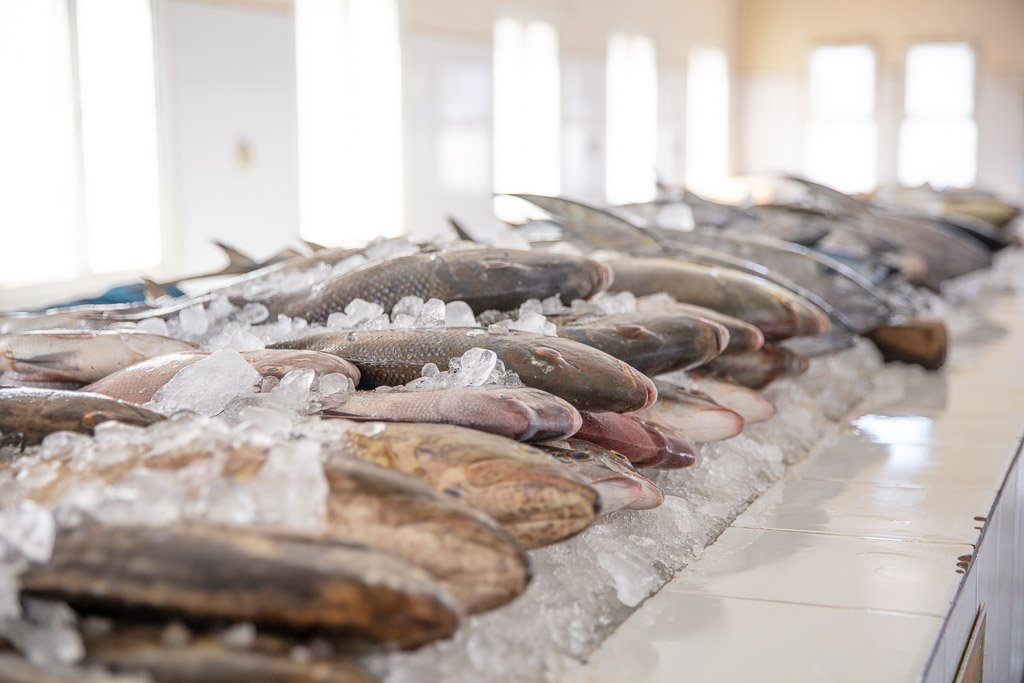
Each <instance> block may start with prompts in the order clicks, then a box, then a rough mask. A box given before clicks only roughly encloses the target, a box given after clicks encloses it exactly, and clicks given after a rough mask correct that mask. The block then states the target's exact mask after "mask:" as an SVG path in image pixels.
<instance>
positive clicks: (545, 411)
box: [512, 390, 583, 441]
mask: <svg viewBox="0 0 1024 683" xmlns="http://www.w3.org/2000/svg"><path fill="white" fill-rule="evenodd" d="M538 391H540V390H538ZM546 398H547V399H548V400H549V401H550V403H544V402H542V403H541V404H540V405H532V404H531V403H530V402H529V401H525V400H521V399H518V398H513V399H512V405H513V406H514V409H515V410H516V411H518V413H519V415H520V417H522V419H523V420H524V421H525V422H526V428H525V429H524V430H523V432H522V434H521V435H520V437H521V438H520V440H522V441H557V440H559V439H567V438H569V437H570V436H572V435H573V434H575V433H576V432H578V431H579V430H580V427H582V426H583V417H582V416H581V415H580V411H578V410H576V408H574V407H573V406H572V405H571V404H569V403H568V402H567V401H565V400H563V399H560V398H558V397H557V396H554V395H551V396H548V397H546Z"/></svg>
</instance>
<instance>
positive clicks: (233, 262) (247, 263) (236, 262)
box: [213, 240, 259, 274]
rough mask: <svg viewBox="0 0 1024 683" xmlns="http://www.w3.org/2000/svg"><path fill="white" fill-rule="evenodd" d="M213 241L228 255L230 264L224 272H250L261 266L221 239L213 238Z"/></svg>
mask: <svg viewBox="0 0 1024 683" xmlns="http://www.w3.org/2000/svg"><path fill="white" fill-rule="evenodd" d="M213 243H214V244H215V245H217V248H219V249H220V250H221V251H223V252H224V253H225V254H226V255H227V257H228V265H227V266H226V267H225V268H224V270H223V271H221V272H223V273H224V274H229V273H233V272H235V273H248V272H249V271H251V270H255V269H256V268H258V267H259V264H258V263H257V262H256V261H255V260H253V259H252V258H250V257H248V256H246V255H245V254H243V253H242V252H240V251H239V250H238V249H235V248H234V247H232V246H230V245H228V244H224V243H223V242H221V241H220V240H213Z"/></svg>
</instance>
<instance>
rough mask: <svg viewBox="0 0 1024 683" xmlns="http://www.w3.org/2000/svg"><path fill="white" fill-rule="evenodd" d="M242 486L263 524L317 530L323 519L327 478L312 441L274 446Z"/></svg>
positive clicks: (320, 527) (317, 447) (315, 445)
mask: <svg viewBox="0 0 1024 683" xmlns="http://www.w3.org/2000/svg"><path fill="white" fill-rule="evenodd" d="M246 488H247V490H248V491H249V492H250V493H251V494H252V496H253V499H254V500H255V501H256V507H257V510H258V513H257V514H258V519H259V521H260V522H262V523H264V524H272V525H279V526H283V527H287V528H291V529H300V530H318V529H322V528H323V526H324V524H325V522H326V515H327V490H328V488H327V478H326V477H325V476H324V471H323V466H322V465H321V464H320V445H319V444H318V443H316V442H314V441H308V440H307V441H294V442H288V443H281V444H278V445H277V446H274V447H273V448H272V449H271V450H270V453H268V454H267V458H266V460H264V462H263V465H262V466H261V467H260V470H259V472H258V473H257V474H256V476H254V477H253V478H252V479H251V480H249V483H248V486H247V487H246Z"/></svg>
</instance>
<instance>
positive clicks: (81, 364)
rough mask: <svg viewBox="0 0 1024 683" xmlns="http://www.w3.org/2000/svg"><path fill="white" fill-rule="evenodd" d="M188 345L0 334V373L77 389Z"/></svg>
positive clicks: (137, 338) (130, 333) (117, 335)
mask: <svg viewBox="0 0 1024 683" xmlns="http://www.w3.org/2000/svg"><path fill="white" fill-rule="evenodd" d="M194 350H195V346H194V345H192V344H191V343H189V342H187V341H184V340H181V339H175V338H173V337H166V336H163V335H158V334H149V333H147V332H140V331H139V330H37V331H31V332H22V333H21V334H12V335H7V336H0V369H6V370H7V371H9V372H13V373H16V374H17V376H18V378H19V379H24V380H28V381H35V382H38V381H42V382H68V383H77V384H79V385H82V384H88V383H90V382H95V381H96V380H98V379H101V378H103V377H106V376H107V375H109V374H111V373H113V372H116V371H118V370H120V369H122V368H125V367H128V366H129V365H132V364H134V363H138V362H139V361H143V360H146V359H147V358H153V357H154V356H163V355H166V354H169V353H178V352H184V351H194Z"/></svg>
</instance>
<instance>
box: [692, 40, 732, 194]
mask: <svg viewBox="0 0 1024 683" xmlns="http://www.w3.org/2000/svg"><path fill="white" fill-rule="evenodd" d="M728 175H729V62H728V59H727V57H726V55H725V51H724V50H721V49H719V48H694V49H692V50H690V59H689V68H688V69H687V78H686V184H687V186H688V187H689V188H690V189H691V190H693V191H694V192H697V193H699V194H702V193H708V194H711V193H714V192H715V191H716V190H717V189H718V188H720V187H721V185H722V183H723V182H724V181H725V179H726V178H727V177H728Z"/></svg>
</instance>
